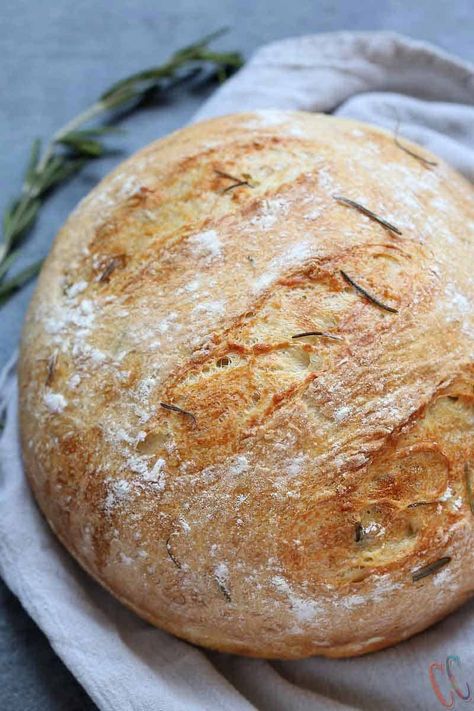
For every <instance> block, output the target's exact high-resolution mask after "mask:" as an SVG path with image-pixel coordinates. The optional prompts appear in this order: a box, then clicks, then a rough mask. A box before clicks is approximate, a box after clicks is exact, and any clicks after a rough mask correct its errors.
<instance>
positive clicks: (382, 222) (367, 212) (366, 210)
mask: <svg viewBox="0 0 474 711" xmlns="http://www.w3.org/2000/svg"><path fill="white" fill-rule="evenodd" d="M333 198H334V200H337V202H341V203H342V204H343V205H348V206H349V207H355V209H356V210H359V212H362V213H363V214H364V215H367V217H370V218H371V220H375V222H378V223H379V225H382V227H385V229H386V230H389V231H390V232H395V234H397V235H400V236H401V235H402V234H403V233H402V231H401V230H399V229H398V227H395V225H392V223H391V222H387V220H384V219H383V217H379V216H378V215H376V214H375V212H372V210H369V208H368V207H365V205H361V204H360V202H356V201H355V200H350V199H349V198H346V197H343V196H342V195H333Z"/></svg>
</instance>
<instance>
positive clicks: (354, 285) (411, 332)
mask: <svg viewBox="0 0 474 711" xmlns="http://www.w3.org/2000/svg"><path fill="white" fill-rule="evenodd" d="M472 197H473V193H472V188H471V187H470V186H469V184H468V183H467V182H466V181H464V180H463V179H462V178H461V177H460V176H459V175H457V174H456V173H455V172H454V171H453V170H452V169H450V168H449V167H448V166H447V165H445V164H444V163H443V162H442V161H441V160H439V159H438V158H434V157H433V156H432V155H431V154H428V153H427V152H426V151H425V150H423V149H422V148H419V147H418V146H414V145H413V144H410V143H408V142H407V141H405V140H402V139H398V140H396V139H395V138H394V136H393V135H391V134H389V133H387V132H384V131H382V130H380V129H378V128H374V127H372V126H368V125H364V124H361V123H357V122H354V121H347V120H341V119H335V118H330V117H326V116H321V115H310V114H305V113H299V112H280V111H261V112H255V113H246V114H239V115H234V116H228V117H224V118H219V119H216V120H212V121H207V122H204V123H201V124H198V125H194V126H191V127H189V128H186V129H184V130H182V131H178V132H177V133H175V134H173V135H171V136H169V137H168V138H166V139H164V140H160V141H158V142H156V143H153V144H152V145H150V146H148V147H147V148H145V149H144V150H142V151H140V152H139V153H137V154H136V155H135V156H133V157H132V158H130V159H129V160H127V161H126V162H125V163H124V164H123V165H121V166H120V167H119V168H118V169H117V170H115V172H113V173H112V174H111V175H110V176H108V177H107V178H106V179H105V180H104V181H102V182H101V183H100V185H99V186H98V187H97V188H95V189H94V190H93V191H92V193H91V194H90V195H89V196H88V197H87V198H86V199H85V200H84V201H83V202H82V203H81V204H80V205H79V206H78V207H77V209H76V210H75V211H74V212H73V214H72V215H71V216H70V218H69V219H68V221H67V222H66V225H65V226H64V227H63V229H62V230H61V231H60V233H59V235H58V237H57V239H56V241H55V244H54V247H53V250H52V252H51V254H50V256H49V257H48V259H47V261H46V264H45V266H44V268H43V271H42V273H41V277H40V280H39V285H38V288H37V290H36V294H35V296H34V298H33V301H32V304H31V307H30V310H29V313H28V317H27V321H26V326H25V329H24V333H23V340H22V347H21V359H20V368H19V372H20V399H21V432H22V446H23V453H24V461H25V468H26V472H27V474H28V477H29V480H30V482H31V486H32V488H33V491H34V494H35V496H36V499H37V501H38V503H39V506H40V507H41V509H42V511H43V513H44V515H45V516H46V518H47V520H48V522H49V524H50V525H51V527H52V529H53V530H54V532H55V533H56V535H57V536H58V537H59V538H60V540H61V541H62V542H63V543H64V545H65V546H66V547H67V548H68V549H69V551H70V552H71V553H72V554H73V555H74V556H75V558H76V559H77V560H78V561H79V562H80V564H81V565H82V566H83V567H84V568H85V569H86V570H87V571H89V573H91V574H92V575H93V576H94V577H95V578H96V579H97V580H98V581H99V582H100V583H101V584H102V585H103V586H105V587H106V588H107V589H108V590H110V591H111V592H112V593H113V594H114V595H115V596H116V597H117V598H119V599H120V600H121V601H122V602H124V603H125V604H126V605H128V606H129V607H130V608H132V609H133V610H135V611H136V612H137V613H138V614H139V615H141V616H142V617H143V618H145V619H146V620H149V621H150V622H151V623H153V624H155V625H157V626H159V627H162V628H163V629H165V630H168V631H169V632H172V633H173V634H175V635H178V636H179V637H183V638H185V639H187V640H189V641H191V642H193V643H196V644H200V645H204V646H207V647H211V648H214V649H218V650H222V651H227V652H236V653H239V654H247V655H256V656H263V657H276V658H298V657H304V656H308V655H313V654H322V655H326V656H336V657H337V656H341V657H342V656H350V655H356V654H362V653H364V652H369V651H372V650H376V649H381V648H383V647H386V646H388V645H391V644H394V643H395V642H397V641H399V640H402V639H405V638H407V637H409V636H410V635H412V634H414V633H416V632H418V631H420V630H422V629H424V628H426V627H427V626H428V625H430V624H432V623H433V622H435V621H436V620H438V619H440V618H441V617H443V616H444V615H446V614H447V613H448V612H450V611H451V610H453V609H455V608H456V607H458V606H459V605H460V604H461V603H462V602H463V601H464V600H466V599H467V598H468V597H469V596H470V595H471V594H472V592H473V590H474V565H473V562H474V561H473V520H474V519H473V511H474V499H473V496H472V491H471V490H472V487H473V486H474V418H473V398H474V389H473V384H474V376H473V373H474V370H473V350H474V349H473V312H472V299H473V293H474V286H473V276H472V274H473V252H472V247H473V239H472V238H473V224H474V212H473V202H472Z"/></svg>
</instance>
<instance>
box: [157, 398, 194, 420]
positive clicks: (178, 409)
mask: <svg viewBox="0 0 474 711" xmlns="http://www.w3.org/2000/svg"><path fill="white" fill-rule="evenodd" d="M160 406H161V407H162V408H163V409H164V410H169V411H170V412H178V413H179V414H180V415H186V417H190V418H191V419H192V420H193V422H194V424H195V425H196V424H197V420H196V417H195V416H194V415H193V413H192V412H188V411H187V410H183V408H182V407H178V406H177V405H170V404H169V403H167V402H160Z"/></svg>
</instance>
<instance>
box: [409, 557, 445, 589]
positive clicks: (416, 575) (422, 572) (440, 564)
mask: <svg viewBox="0 0 474 711" xmlns="http://www.w3.org/2000/svg"><path fill="white" fill-rule="evenodd" d="M450 562H451V556H449V555H447V556H444V557H443V558H439V559H438V560H435V561H434V563H428V565H424V566H423V567H421V568H418V569H417V570H414V571H413V573H412V574H411V579H412V580H413V582H414V583H416V582H417V580H421V579H422V578H426V576H427V575H433V573H437V572H438V570H440V569H441V568H444V566H445V565H447V564H448V563H450Z"/></svg>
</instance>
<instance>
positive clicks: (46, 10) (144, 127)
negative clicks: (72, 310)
mask: <svg viewBox="0 0 474 711" xmlns="http://www.w3.org/2000/svg"><path fill="white" fill-rule="evenodd" d="M472 7H473V5H472V0H416V1H415V0H359V1H358V2H356V1H355V0H319V1H317V0H293V2H288V1H287V0H200V2H199V1H197V0H194V1H193V0H155V1H154V0H114V1H113V2H107V0H75V2H71V1H70V0H63V1H61V0H42V2H38V1H37V0H0V56H1V57H2V67H1V70H0V96H1V101H0V137H1V142H2V146H3V150H2V151H1V155H0V185H1V191H0V209H1V210H2V211H3V208H4V206H5V204H6V203H7V201H8V199H9V198H11V197H12V196H14V195H15V191H16V190H17V189H18V186H19V185H20V180H21V176H22V171H23V168H24V164H25V161H26V159H27V154H28V149H29V146H30V144H31V141H32V140H33V139H34V138H35V137H37V136H39V137H41V136H43V137H47V136H50V135H51V134H52V133H53V132H54V131H55V130H56V129H57V128H58V127H60V126H62V125H63V124H64V123H65V122H66V121H67V120H68V119H70V118H71V117H72V116H74V115H76V114H77V113H78V112H80V111H81V110H83V109H84V108H85V107H86V106H87V105H88V104H90V103H91V102H93V101H94V99H95V98H96V97H97V96H98V95H100V93H101V92H102V91H103V90H104V89H105V88H106V87H107V86H108V85H109V84H111V83H112V82H113V81H115V80H116V79H118V78H120V77H122V76H125V75H127V74H129V73H131V72H133V71H136V70H139V69H143V68H144V67H148V66H150V65H153V64H158V63H161V62H162V61H163V60H164V59H166V57H167V56H168V55H169V54H170V53H171V52H172V51H173V50H174V49H177V48H179V47H181V46H183V45H186V44H188V43H190V42H192V41H194V40H196V39H198V38H200V37H201V36H202V35H205V34H207V33H208V32H210V31H212V30H214V29H217V28H219V27H222V26H228V27H229V28H230V32H229V34H228V35H227V36H226V37H224V38H222V39H220V40H219V41H218V42H217V43H216V47H218V48H222V49H224V48H225V49H238V50H240V51H241V52H243V53H244V55H246V56H247V57H248V56H249V55H250V54H251V53H252V51H253V50H254V49H255V48H256V47H258V46H259V45H260V44H262V43H265V42H268V41H271V40H274V39H278V38H282V37H287V36H291V35H298V34H308V33H316V32H328V31H332V30H382V29H383V30H394V31H397V32H401V33H404V34H408V35H410V36H412V37H416V38H419V39H424V40H428V41H430V42H433V43H436V44H437V45H439V46H441V47H443V48H444V49H446V50H448V51H450V52H452V53H455V54H458V55H459V56H461V57H463V58H465V59H469V60H471V61H472V60H474V42H473V40H472V37H473V23H474V11H473V9H472ZM210 91H211V88H210V87H207V86H204V87H200V88H199V89H195V90H193V91H192V92H187V93H184V92H183V91H176V92H175V93H174V94H173V96H172V97H171V98H170V100H169V101H167V102H163V103H161V104H160V105H157V106H154V107H148V108H146V109H144V110H142V111H141V112H140V113H139V114H134V115H133V116H130V117H129V118H127V119H126V120H125V121H124V122H123V125H124V127H125V128H126V129H127V133H126V134H125V135H123V136H118V137H113V139H111V141H112V142H113V144H114V146H116V147H117V148H118V149H120V151H123V154H122V155H121V156H119V155H116V156H114V157H109V158H107V159H104V160H101V161H100V162H97V163H95V164H94V165H92V166H90V167H88V168H87V169H86V170H85V171H84V172H83V173H82V174H81V176H79V177H77V178H76V179H75V180H74V181H72V182H71V183H69V184H68V185H67V186H65V187H64V188H63V189H61V190H60V191H58V192H57V193H56V194H55V195H54V196H53V198H52V199H51V200H50V201H49V202H48V204H47V206H46V207H45V208H44V209H43V210H42V212H41V217H40V220H39V223H38V225H37V227H36V229H35V231H34V233H33V234H32V236H31V237H30V238H29V239H28V240H27V242H26V243H25V246H24V250H23V252H24V254H23V255H22V260H23V263H24V264H26V263H29V262H30V261H34V260H35V259H38V258H40V257H42V256H43V255H44V254H45V253H46V252H47V250H48V247H49V245H50V243H51V240H52V238H53V236H54V234H55V232H56V231H57V229H58V228H59V227H60V225H61V224H62V222H63V221H64V219H65V218H66V216H67V214H68V213H69V212H70V210H71V208H72V207H73V206H74V205H75V204H76V203H77V202H78V200H79V199H80V198H81V197H82V196H83V195H84V194H86V193H87V192H88V191H89V190H90V188H91V187H92V186H93V185H94V184H95V183H96V182H97V180H98V179H99V178H100V177H101V176H102V175H104V174H105V173H107V172H108V171H109V170H110V169H111V167H112V166H113V165H115V164H116V163H117V162H118V161H119V160H121V159H122V158H123V156H124V155H126V154H128V153H130V152H131V151H134V150H136V149H138V148H140V147H141V146H143V145H145V144H147V143H149V142H150V141H151V140H153V139H155V138H158V137H159V136H161V135H163V134H166V133H168V132H169V131H171V130H173V129H176V128H178V127H179V126H182V125H183V124H184V123H186V121H187V120H188V119H189V118H190V117H191V116H192V114H193V113H194V111H195V110H196V109H197V108H198V106H199V104H200V103H201V102H202V101H203V100H204V99H205V97H206V96H207V95H208V94H209V92H210ZM19 266H21V263H20V264H19ZM31 290H32V286H29V287H27V288H25V289H24V290H22V291H21V292H20V293H19V294H17V295H16V296H15V297H14V298H13V299H12V300H11V301H10V302H9V303H8V304H7V306H6V307H4V308H3V309H1V310H0V326H1V329H0V334H1V335H0V367H1V366H2V365H3V364H4V363H5V362H6V360H7V358H8V357H9V356H10V355H11V353H12V352H13V350H14V349H15V347H16V345H17V341H18V336H19V332H20V329H21V322H22V319H23V314H24V311H25V308H26V306H27V304H28V301H29V298H30V296H31ZM93 708H95V706H94V704H92V702H91V701H89V699H88V698H87V696H86V694H85V693H84V691H83V690H82V689H81V688H80V686H79V685H78V684H77V683H76V682H75V680H74V679H73V678H72V677H71V675H70V674H69V672H68V671H67V670H66V668H65V667H64V666H63V665H62V663H61V662H60V660H59V659H58V658H57V657H56V656H55V654H54V652H53V651H52V649H51V648H50V646H49V644H48V642H47V640H46V639H45V637H44V636H43V635H42V633H41V632H40V631H39V630H38V629H37V628H36V626H35V625H34V623H33V622H32V621H31V620H30V619H29V618H28V616H27V615H26V614H25V613H24V611H23V610H22V608H21V606H20V604H19V603H18V602H17V600H16V599H15V598H14V597H13V596H12V595H11V593H10V592H9V591H8V590H7V589H6V588H5V587H4V586H3V585H2V583H1V582H0V709H1V710H2V711H17V710H20V709H21V710H22V711H30V710H33V709H34V710H35V711H36V710H38V711H40V710H41V711H43V710H47V711H49V710H51V711H57V710H59V709H61V710H62V709H64V710H66V709H67V710H68V711H75V710H76V709H77V710H81V711H89V709H93Z"/></svg>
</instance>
